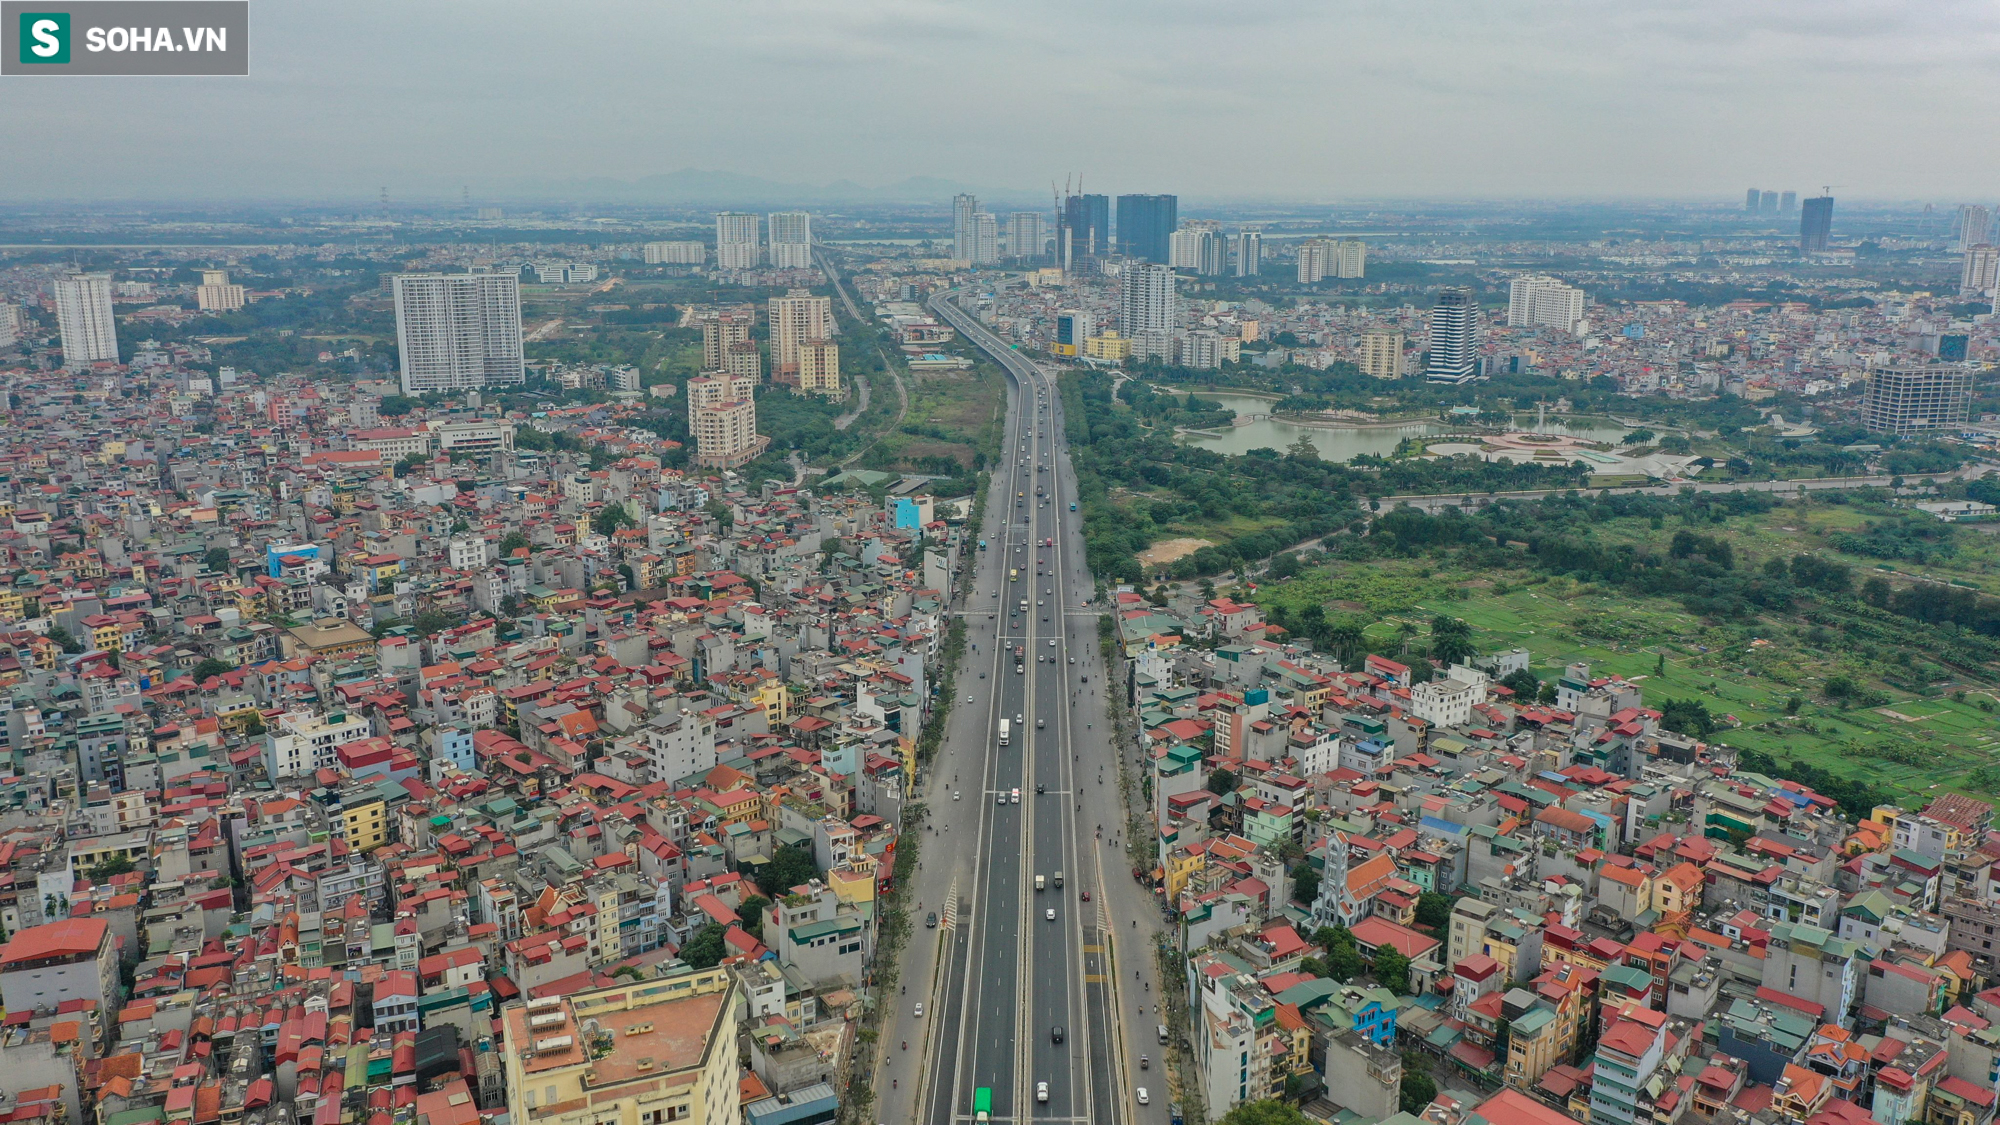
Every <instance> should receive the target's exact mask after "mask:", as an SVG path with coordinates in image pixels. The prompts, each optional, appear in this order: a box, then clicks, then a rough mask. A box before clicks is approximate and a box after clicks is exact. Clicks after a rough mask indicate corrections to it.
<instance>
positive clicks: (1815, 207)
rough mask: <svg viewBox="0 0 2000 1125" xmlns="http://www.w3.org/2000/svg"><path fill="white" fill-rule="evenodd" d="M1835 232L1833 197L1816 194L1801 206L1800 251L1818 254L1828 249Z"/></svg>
mask: <svg viewBox="0 0 2000 1125" xmlns="http://www.w3.org/2000/svg"><path fill="white" fill-rule="evenodd" d="M1832 233H1833V197H1832V196H1830V195H1815V196H1813V197H1812V198H1811V199H1808V200H1806V202H1805V205H1804V206H1803V207H1800V208H1799V252H1800V253H1803V254H1817V253H1819V252H1820V251H1822V250H1824V249H1826V240H1827V237H1828V236H1829V235H1831V234H1832Z"/></svg>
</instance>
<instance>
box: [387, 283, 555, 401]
mask: <svg viewBox="0 0 2000 1125" xmlns="http://www.w3.org/2000/svg"><path fill="white" fill-rule="evenodd" d="M393 293H394V297H395V302H396V348H397V351H398V352H399V353H400V354H401V360H402V376H403V393H404V394H406V395H419V394H426V393H428V392H431V391H450V390H461V389H470V388H474V387H503V386H519V385H521V384H523V383H526V382H527V381H528V372H527V368H526V367H525V366H524V365H523V363H522V361H521V279H520V277H519V275H517V274H511V273H400V274H397V275H396V276H395V280H394V290H393Z"/></svg>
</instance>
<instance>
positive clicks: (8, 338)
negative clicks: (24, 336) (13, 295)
mask: <svg viewBox="0 0 2000 1125" xmlns="http://www.w3.org/2000/svg"><path fill="white" fill-rule="evenodd" d="M20 338H21V309H20V307H19V306H17V305H10V304H7V303H5V302H0V348H5V347H11V346H12V345H13V343H14V341H16V340H19V339H20Z"/></svg>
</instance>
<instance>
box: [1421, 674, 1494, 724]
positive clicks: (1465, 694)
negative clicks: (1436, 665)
mask: <svg viewBox="0 0 2000 1125" xmlns="http://www.w3.org/2000/svg"><path fill="white" fill-rule="evenodd" d="M1479 678H1480V679H1481V680H1482V681H1483V680H1485V678H1486V677H1485V676H1483V675H1482V676H1480V677H1479ZM1485 698H1486V685H1485V684H1484V683H1483V682H1482V683H1478V684H1471V683H1467V682H1465V681H1464V680H1461V679H1458V678H1457V674H1456V673H1454V674H1453V675H1451V676H1446V677H1445V678H1443V679H1441V680H1431V681H1429V682H1427V683H1421V684H1418V685H1417V686H1416V687H1413V688H1411V689H1410V710H1411V711H1413V712H1415V713H1416V715H1417V717H1418V718H1420V719H1423V720H1424V721H1426V722H1428V723H1430V724H1431V725H1433V726H1439V727H1462V726H1464V725H1466V724H1467V723H1469V722H1471V721H1472V706H1473V704H1475V703H1479V702H1482V701H1483V700H1484V699H1485Z"/></svg>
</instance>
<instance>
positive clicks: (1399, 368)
mask: <svg viewBox="0 0 2000 1125" xmlns="http://www.w3.org/2000/svg"><path fill="white" fill-rule="evenodd" d="M1355 364H1356V366H1358V367H1360V368H1361V373H1362V374H1363V375H1366V376H1368V377H1370V378H1373V379H1400V378H1402V377H1403V334H1402V333H1401V332H1381V331H1369V332H1363V333H1362V334H1361V351H1360V353H1359V354H1358V355H1357V356H1356V357H1355Z"/></svg>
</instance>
